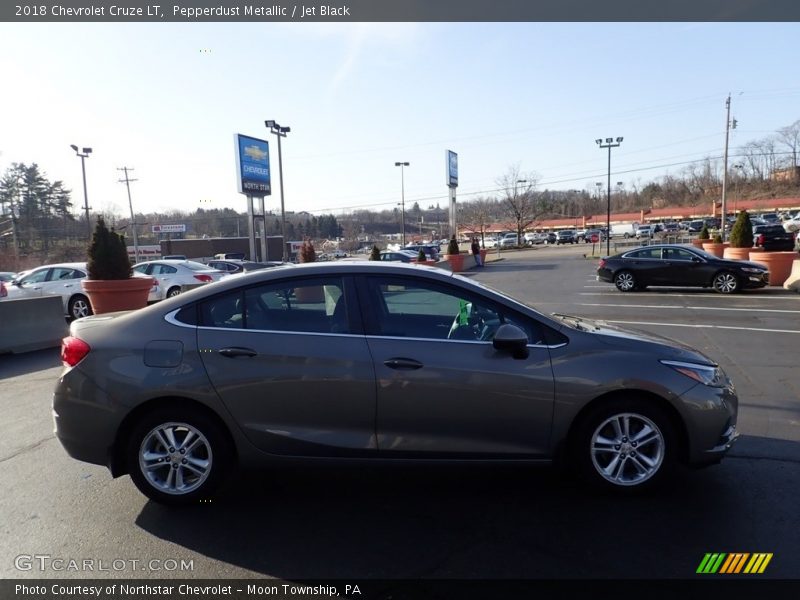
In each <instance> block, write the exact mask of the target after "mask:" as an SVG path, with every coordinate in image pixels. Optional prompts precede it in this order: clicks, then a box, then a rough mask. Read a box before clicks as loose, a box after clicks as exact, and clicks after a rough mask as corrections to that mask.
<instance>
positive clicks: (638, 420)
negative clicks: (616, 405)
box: [590, 412, 665, 487]
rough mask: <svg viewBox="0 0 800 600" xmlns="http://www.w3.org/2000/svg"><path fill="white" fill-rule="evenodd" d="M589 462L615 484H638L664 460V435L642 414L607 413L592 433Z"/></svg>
mask: <svg viewBox="0 0 800 600" xmlns="http://www.w3.org/2000/svg"><path fill="white" fill-rule="evenodd" d="M590 443H591V457H592V465H593V466H594V468H595V470H596V471H597V473H598V474H599V475H600V477H602V478H603V479H605V480H606V481H608V482H609V483H611V484H613V485H615V486H624V487H630V486H637V485H641V484H642V483H644V482H645V481H647V480H648V479H650V478H651V477H653V476H654V475H655V474H656V473H657V472H658V470H659V469H660V468H661V464H662V462H663V460H664V448H665V444H664V435H663V434H662V432H661V430H660V429H659V428H658V426H657V425H656V424H655V423H654V422H653V421H652V420H650V419H649V418H647V417H645V416H644V415H640V414H636V413H627V412H626V413H620V414H615V415H612V416H610V417H608V418H607V419H606V420H604V421H603V422H602V423H601V424H600V425H599V426H598V427H597V429H595V431H594V433H593V434H592V437H591V442H590Z"/></svg>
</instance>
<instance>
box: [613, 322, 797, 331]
mask: <svg viewBox="0 0 800 600" xmlns="http://www.w3.org/2000/svg"><path fill="white" fill-rule="evenodd" d="M598 322H605V323H616V324H619V325H656V326H661V327H693V328H695V329H735V330H739V331H763V332H768V333H800V331H798V330H796V329H762V328H759V327H732V326H729V325H701V324H697V325H691V324H688V323H655V322H650V321H610V320H608V319H598Z"/></svg>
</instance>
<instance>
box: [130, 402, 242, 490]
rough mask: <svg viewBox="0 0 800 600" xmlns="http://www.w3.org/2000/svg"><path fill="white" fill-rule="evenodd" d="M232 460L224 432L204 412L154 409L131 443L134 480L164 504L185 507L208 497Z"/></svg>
mask: <svg viewBox="0 0 800 600" xmlns="http://www.w3.org/2000/svg"><path fill="white" fill-rule="evenodd" d="M231 462H232V451H231V446H230V442H229V441H228V437H227V436H226V435H225V432H224V431H223V429H222V428H221V426H220V425H218V424H217V422H216V421H214V420H213V419H212V418H210V417H208V416H207V415H205V414H203V413H200V412H191V411H189V412H187V411H186V409H182V410H179V409H177V408H165V409H159V410H156V411H154V412H151V413H149V414H147V415H146V416H145V417H144V418H143V419H142V420H141V421H139V423H138V424H137V425H136V426H135V427H134V428H133V431H132V433H131V435H130V438H129V439H128V447H127V463H128V472H129V473H130V474H131V479H133V482H134V483H135V484H136V487H137V488H139V491H141V492H142V493H143V494H144V495H145V496H147V497H148V498H150V499H151V500H154V501H155V502H159V503H161V504H168V505H174V506H177V505H187V504H193V503H195V502H199V501H200V500H204V499H206V498H209V497H210V496H211V495H212V494H213V493H214V491H215V490H216V489H217V488H218V487H219V485H220V483H221V482H222V479H223V476H224V475H225V474H226V473H227V471H228V467H229V466H230V463H231Z"/></svg>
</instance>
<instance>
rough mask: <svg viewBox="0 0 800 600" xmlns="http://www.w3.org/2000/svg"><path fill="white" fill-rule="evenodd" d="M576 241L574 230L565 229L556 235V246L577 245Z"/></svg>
mask: <svg viewBox="0 0 800 600" xmlns="http://www.w3.org/2000/svg"><path fill="white" fill-rule="evenodd" d="M577 243H578V242H577V240H576V239H575V232H574V231H573V230H572V229H565V230H563V231H559V232H558V233H557V234H556V245H559V244H577Z"/></svg>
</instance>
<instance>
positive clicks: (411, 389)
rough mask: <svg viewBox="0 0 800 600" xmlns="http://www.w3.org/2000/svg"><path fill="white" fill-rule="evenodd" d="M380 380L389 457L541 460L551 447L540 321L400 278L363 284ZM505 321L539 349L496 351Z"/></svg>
mask: <svg viewBox="0 0 800 600" xmlns="http://www.w3.org/2000/svg"><path fill="white" fill-rule="evenodd" d="M358 288H359V291H360V294H361V305H362V307H364V308H365V309H366V308H367V307H368V308H369V310H368V311H365V327H366V333H367V343H368V344H369V350H370V352H371V354H372V359H373V361H374V368H375V374H376V377H377V402H378V409H377V440H378V449H379V454H381V455H384V456H388V457H413V456H428V457H457V458H459V457H460V458H470V457H481V456H482V457H487V456H504V457H517V456H528V457H536V456H543V455H546V454H547V452H548V448H549V441H550V432H551V423H552V416H553V397H554V396H553V394H554V384H553V372H552V368H551V364H550V353H549V349H548V348H547V347H546V346H545V345H543V344H539V343H537V342H540V341H541V339H540V334H541V332H540V331H539V330H538V328H537V324H536V323H535V322H533V320H529V319H528V318H527V317H525V316H524V315H520V314H518V313H514V312H513V311H511V310H508V309H507V308H505V307H503V306H501V305H500V304H498V303H496V302H493V301H492V300H491V299H490V298H488V297H484V296H482V295H478V294H477V293H475V292H470V291H468V290H465V289H464V288H461V287H458V286H454V285H449V284H444V283H439V282H435V281H430V280H425V279H420V278H413V279H412V278H407V277H402V276H389V275H386V276H365V277H364V279H363V283H359V286H358ZM501 323H513V324H516V325H518V326H520V327H521V328H524V330H525V331H526V332H527V333H528V336H529V339H530V340H531V341H532V342H534V344H535V345H531V346H530V356H529V357H528V358H527V359H524V360H517V359H515V358H512V356H511V355H509V354H506V353H503V352H500V351H497V350H495V349H494V347H493V346H492V341H491V339H492V337H493V335H494V331H495V330H496V329H497V327H499V325H500V324H501Z"/></svg>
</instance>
